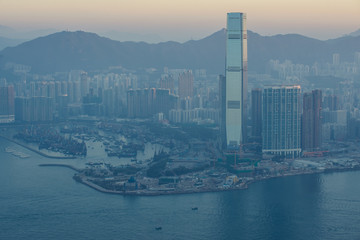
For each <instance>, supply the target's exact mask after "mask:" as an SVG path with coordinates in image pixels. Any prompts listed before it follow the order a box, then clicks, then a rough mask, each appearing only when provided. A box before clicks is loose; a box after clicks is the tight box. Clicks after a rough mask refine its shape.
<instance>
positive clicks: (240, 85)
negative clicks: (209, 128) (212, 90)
mask: <svg viewBox="0 0 360 240" xmlns="http://www.w3.org/2000/svg"><path fill="white" fill-rule="evenodd" d="M224 85H225V86H224V87H225V98H224V100H225V102H223V107H224V110H225V111H224V112H225V119H224V121H225V124H224V127H225V129H226V130H225V132H224V134H226V135H225V136H223V137H224V138H225V139H226V141H225V144H224V145H226V146H227V148H228V149H237V148H238V147H239V146H240V145H241V144H242V143H244V142H245V141H246V135H247V134H246V102H247V30H246V14H244V13H238V12H236V13H228V14H227V31H226V69H225V84H224Z"/></svg>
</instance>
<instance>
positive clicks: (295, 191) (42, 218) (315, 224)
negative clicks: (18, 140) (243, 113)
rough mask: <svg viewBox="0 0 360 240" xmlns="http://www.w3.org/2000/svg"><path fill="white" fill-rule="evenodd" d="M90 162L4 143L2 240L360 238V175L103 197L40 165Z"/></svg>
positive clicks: (0, 143)
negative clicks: (242, 187)
mask: <svg viewBox="0 0 360 240" xmlns="http://www.w3.org/2000/svg"><path fill="white" fill-rule="evenodd" d="M7 147H10V148H11V149H15V150H17V151H19V152H22V153H23V154H26V155H28V156H29V157H26V158H21V157H19V156H16V155H14V154H11V153H10V152H6V151H5V149H6V148H7ZM20 156H21V155H20ZM89 157H91V156H89ZM85 161H86V159H65V160H61V159H48V158H45V157H42V156H39V155H38V154H36V153H34V152H31V151H29V150H27V149H24V148H22V147H20V146H18V145H16V144H14V143H12V142H9V141H6V140H4V139H0V182H1V184H0V206H1V207H0V239H217V240H218V239H274V240H279V239H360V184H359V183H360V171H349V172H338V173H327V174H313V175H303V176H291V177H284V178H276V179H270V180H266V181H262V182H257V183H254V184H252V185H250V186H249V188H248V189H246V190H239V191H229V192H214V193H197V194H185V195H168V196H151V197H139V196H122V195H112V194H104V193H101V192H97V191H95V190H93V189H91V188H89V187H87V186H85V185H82V184H80V183H77V182H76V181H74V180H73V179H72V176H73V174H74V171H73V170H71V169H67V168H62V167H39V166H38V165H39V164H44V163H66V164H71V165H73V166H75V167H81V166H84V162H85ZM159 227H161V229H160V228H159ZM156 228H158V230H156Z"/></svg>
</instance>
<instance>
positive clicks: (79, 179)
mask: <svg viewBox="0 0 360 240" xmlns="http://www.w3.org/2000/svg"><path fill="white" fill-rule="evenodd" d="M39 166H40V167H67V168H70V169H72V170H74V171H76V172H80V171H81V169H78V168H75V167H74V166H72V165H69V164H59V163H54V164H39ZM359 170H360V167H356V168H333V169H326V170H324V171H308V172H297V173H291V174H282V175H277V176H269V177H265V178H258V179H254V180H251V181H248V182H246V183H243V184H242V185H241V186H239V187H229V188H222V189H220V188H213V189H192V190H189V191H176V190H171V191H170V190H145V191H144V190H135V191H115V190H109V189H105V188H103V187H101V186H99V185H97V184H95V183H92V182H91V181H88V180H87V179H86V178H85V177H81V176H79V175H76V174H75V175H74V176H73V179H74V180H75V181H76V182H79V183H82V184H84V185H85V186H88V187H90V188H92V189H94V190H96V191H98V192H101V193H107V194H116V195H130V196H161V195H178V194H194V193H209V192H224V191H238V190H244V189H248V188H249V185H251V184H253V183H256V182H261V181H265V180H269V179H275V178H285V177H290V176H300V175H310V174H327V173H335V172H348V171H359Z"/></svg>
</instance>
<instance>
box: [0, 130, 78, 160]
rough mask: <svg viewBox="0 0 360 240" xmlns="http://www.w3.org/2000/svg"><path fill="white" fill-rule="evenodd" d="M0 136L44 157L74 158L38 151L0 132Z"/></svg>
mask: <svg viewBox="0 0 360 240" xmlns="http://www.w3.org/2000/svg"><path fill="white" fill-rule="evenodd" d="M0 137H2V138H4V139H6V140H8V141H9V142H12V143H15V144H17V145H19V146H21V147H24V148H26V149H28V150H30V151H32V152H34V153H37V154H39V155H40V156H43V157H46V158H52V159H76V157H71V156H63V157H62V156H51V155H48V154H45V153H43V152H40V151H38V150H36V149H33V148H32V147H29V146H27V145H26V144H23V143H20V142H18V141H15V140H13V139H11V138H9V137H6V136H4V135H1V134H0Z"/></svg>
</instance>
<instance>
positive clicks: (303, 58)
mask: <svg viewBox="0 0 360 240" xmlns="http://www.w3.org/2000/svg"><path fill="white" fill-rule="evenodd" d="M356 51H359V52H360V36H357V37H353V36H346V37H341V38H337V39H332V40H327V41H321V40H317V39H313V38H308V37H304V36H301V35H297V34H287V35H275V36H261V35H259V34H257V33H254V32H251V31H248V55H249V57H248V58H249V71H257V72H264V71H265V67H266V63H267V62H268V61H269V60H270V59H279V60H280V61H283V60H286V59H289V60H291V61H292V62H294V63H303V64H313V63H314V62H315V61H317V62H325V61H327V62H331V61H332V54H333V53H340V55H341V61H353V54H354V52H356ZM0 60H1V62H2V64H4V63H6V62H14V63H19V64H25V65H29V66H31V67H32V72H36V73H51V72H57V71H69V70H72V69H83V70H86V71H91V70H99V69H105V68H107V67H109V66H117V65H121V66H123V67H125V68H129V69H139V68H147V67H155V68H159V69H161V68H163V67H164V66H167V67H169V68H191V69H197V68H205V69H207V70H208V72H210V73H215V74H222V73H224V66H225V30H224V29H222V30H220V31H218V32H215V33H214V34H212V35H210V36H208V37H206V38H203V39H200V40H191V41H188V42H185V43H178V42H172V41H169V42H163V43H157V44H149V43H145V42H119V41H114V40H111V39H109V38H105V37H100V36H98V35H97V34H94V33H89V32H82V31H78V32H67V31H64V32H57V33H54V34H51V35H48V36H45V37H40V38H36V39H34V40H31V41H28V42H25V43H22V44H20V45H18V46H16V47H8V48H6V49H4V50H2V51H1V52H0Z"/></svg>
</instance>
